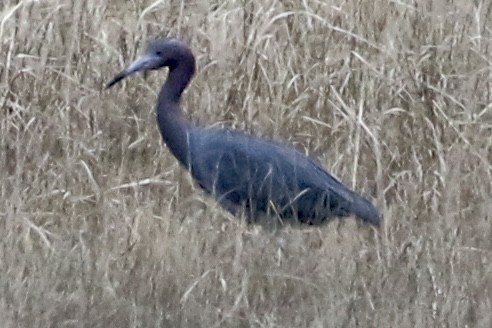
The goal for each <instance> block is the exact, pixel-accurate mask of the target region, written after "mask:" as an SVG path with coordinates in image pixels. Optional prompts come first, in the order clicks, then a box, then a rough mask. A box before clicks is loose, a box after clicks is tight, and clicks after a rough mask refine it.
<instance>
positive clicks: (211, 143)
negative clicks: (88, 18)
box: [106, 38, 379, 225]
mask: <svg viewBox="0 0 492 328" xmlns="http://www.w3.org/2000/svg"><path fill="white" fill-rule="evenodd" d="M162 67H168V69H169V73H168V78H167V80H166V82H165V83H164V85H163V86H162V88H161V90H160V92H159V96H158V99H157V106H156V110H157V122H158V124H159V129H160V131H161V135H162V138H163V139H164V142H165V143H166V145H167V146H168V148H169V150H170V151H171V153H172V154H173V155H174V156H175V157H176V158H177V160H178V161H179V162H180V164H181V165H182V166H184V167H185V168H186V169H188V170H189V171H190V172H191V175H192V176H193V178H194V179H195V180H196V181H197V182H198V184H199V185H200V187H201V188H203V189H204V190H205V191H206V192H208V193H209V194H212V195H213V196H214V197H215V198H216V199H217V201H218V202H219V203H220V204H221V205H222V206H223V207H224V208H225V209H227V210H228V211H229V212H231V213H232V214H234V215H239V214H241V213H244V214H245V215H246V218H247V220H248V222H255V221H256V219H257V218H259V217H260V216H261V217H265V216H266V217H269V218H272V219H277V220H280V221H282V222H283V221H284V220H286V221H290V222H299V223H304V224H310V225H317V224H321V223H322V222H325V221H327V220H328V219H330V218H333V217H336V216H339V217H345V216H349V215H355V216H356V217H358V218H360V219H361V220H362V221H364V222H366V223H370V224H373V225H378V224H379V213H378V210H377V209H376V208H375V207H374V206H373V205H372V204H371V202H369V201H368V200H367V199H365V198H363V197H362V196H360V195H359V194H357V193H356V192H354V191H352V190H350V189H349V188H348V187H346V186H345V185H344V184H342V182H340V181H339V180H337V179H336V178H335V177H333V176H332V175H331V174H329V173H328V172H327V171H325V170H324V169H323V168H322V167H321V165H320V164H319V163H318V162H316V161H315V160H313V159H311V158H309V157H307V156H305V155H304V154H302V153H300V152H298V151H296V150H295V149H293V148H291V147H287V146H285V145H283V144H280V143H276V142H273V141H269V140H264V139H260V138H256V137H254V136H252V135H248V134H246V133H243V132H239V131H233V130H228V129H212V128H202V127H199V126H196V125H194V124H193V123H192V122H191V121H190V120H189V119H187V118H186V116H185V115H184V114H183V112H182V110H181V108H180V99H181V94H182V93H183V90H184V89H185V88H186V87H187V85H188V83H189V82H190V80H191V78H192V77H193V75H194V73H195V57H194V56H193V53H192V52H191V50H190V48H189V47H188V46H187V45H186V44H185V43H184V42H183V41H180V40H178V39H175V38H161V39H157V40H155V41H153V42H151V43H150V44H149V45H148V47H147V49H146V51H145V53H144V54H143V55H141V56H140V57H139V58H138V59H136V60H135V61H134V62H133V63H131V64H130V65H129V66H127V67H126V68H125V69H124V70H123V71H122V72H120V73H119V74H117V75H116V76H115V77H114V78H113V79H112V80H111V81H110V82H109V83H108V84H107V86H106V87H107V88H110V87H112V86H113V85H115V84H116V83H118V82H119V81H121V80H122V79H124V78H125V77H127V76H129V75H131V74H133V73H136V72H138V71H147V70H157V69H160V68H162Z"/></svg>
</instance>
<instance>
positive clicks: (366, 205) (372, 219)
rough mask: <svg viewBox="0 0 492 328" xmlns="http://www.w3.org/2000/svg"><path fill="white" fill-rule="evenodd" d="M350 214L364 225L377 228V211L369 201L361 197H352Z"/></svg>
mask: <svg viewBox="0 0 492 328" xmlns="http://www.w3.org/2000/svg"><path fill="white" fill-rule="evenodd" d="M352 213H353V214H354V215H355V216H357V217H358V218H359V219H361V220H362V221H364V222H366V223H369V224H372V225H375V226H379V211H378V210H377V208H376V207H374V205H372V203H371V202H370V201H369V200H367V199H366V198H364V197H362V196H359V195H357V194H355V195H354V202H353V203H352Z"/></svg>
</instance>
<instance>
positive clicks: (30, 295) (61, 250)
mask: <svg viewBox="0 0 492 328" xmlns="http://www.w3.org/2000/svg"><path fill="white" fill-rule="evenodd" d="M18 2H19V4H18ZM491 11H492V5H491V2H490V1H481V0H477V1H468V0H448V1H445V0H432V1H418V0H413V1H411V0H403V1H388V0H375V1H372V2H370V1H366V2H364V1H356V0H335V1H310V0H308V1H294V0H292V1H273V0H261V1H191V2H188V1H146V0H132V1H126V2H124V1H116V0H114V1H109V2H105V1H98V0H80V1H79V0H77V1H76V0H45V1H29V0H25V1H12V0H3V2H2V4H0V42H1V44H0V47H1V51H0V79H1V80H0V85H1V88H0V104H1V106H2V107H1V112H0V113H1V114H0V150H1V152H0V163H1V164H0V165H1V166H0V167H1V170H0V193H1V195H0V240H1V244H0V245H1V248H0V272H1V274H0V319H1V322H2V326H3V327H157V326H162V327H341V326H343V327H355V326H358V327H435V326H443V327H491V326H492V313H491V311H490V309H491V308H492V255H491V252H492V228H491V216H492V214H491V213H492V201H491V200H492V164H491V163H492V50H491V48H492V41H491V40H492V30H491V26H492V14H491ZM168 34H171V35H177V36H180V37H182V38H184V39H186V40H188V41H189V42H190V44H191V46H192V48H193V49H194V51H195V54H196V55H197V60H198V67H199V70H198V74H197V76H196V78H195V79H194V81H193V83H192V85H191V86H190V88H189V89H188V91H187V92H186V94H185V99H184V101H183V105H184V107H185V108H186V110H187V112H188V113H189V114H190V115H191V116H193V118H194V119H195V120H196V121H197V122H200V124H204V125H212V124H223V125H227V126H233V127H237V128H241V129H246V130H249V131H255V133H257V134H258V135H262V136H266V137H270V138H274V139H280V138H281V139H288V140H290V141H291V142H292V143H294V144H295V145H296V146H297V147H299V148H300V149H309V150H310V151H311V152H312V153H313V154H315V155H317V156H319V157H321V160H322V161H323V163H324V164H325V165H326V167H327V168H329V169H330V170H331V171H332V172H334V173H335V174H336V175H338V176H339V177H340V178H342V180H344V181H345V182H347V183H348V184H349V185H352V186H354V187H355V188H356V190H358V191H361V192H363V193H366V194H370V195H374V196H375V197H377V203H378V206H379V207H380V209H381V211H382V213H383V215H384V224H383V226H382V227H381V228H380V229H379V230H378V231H376V230H371V229H369V228H367V227H366V226H360V225H358V224H356V223H355V221H354V220H353V219H348V220H345V221H339V220H336V221H334V222H332V223H330V224H329V225H327V226H324V227H321V228H312V229H301V230H299V229H295V228H292V227H287V228H285V229H283V230H282V231H280V232H279V233H278V234H277V235H273V236H272V235H271V233H270V232H268V231H265V230H262V228H260V227H248V226H245V225H244V224H243V223H241V221H240V220H237V219H235V218H232V217H230V216H229V215H228V214H227V213H225V212H224V211H222V210H221V209H220V208H218V207H217V206H216V205H215V203H214V202H213V201H211V200H210V199H208V197H206V196H205V195H204V194H203V192H201V191H200V190H198V189H197V188H196V186H194V185H193V184H192V183H191V181H190V178H189V176H188V174H187V173H185V172H183V170H182V169H180V168H179V167H178V165H177V163H176V160H175V159H174V158H172V156H171V155H170V154H169V152H168V151H167V149H166V147H165V146H164V145H163V143H162V142H161V139H160V136H159V132H158V130H157V126H156V122H155V118H154V115H155V114H154V110H153V108H154V101H155V96H156V91H157V90H158V87H159V85H160V83H162V81H163V79H164V73H163V72H160V73H152V74H149V75H148V76H147V77H146V78H144V77H142V76H137V77H133V78H131V79H129V80H128V81H127V82H125V83H124V84H123V85H121V86H120V87H118V88H115V89H112V90H111V91H110V92H107V91H101V90H102V85H103V83H104V82H106V81H108V80H109V79H110V78H111V77H112V75H113V74H114V73H116V72H117V71H118V70H119V69H120V68H122V66H123V65H124V64H125V63H127V62H128V61H129V60H131V59H133V58H134V56H135V54H136V53H138V52H139V51H141V49H142V47H143V45H144V43H145V41H146V40H148V39H149V38H152V37H155V36H158V35H168ZM216 122H219V123H216ZM280 242H281V243H283V244H284V245H283V248H281V247H280Z"/></svg>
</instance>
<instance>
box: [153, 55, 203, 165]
mask: <svg viewBox="0 0 492 328" xmlns="http://www.w3.org/2000/svg"><path fill="white" fill-rule="evenodd" d="M194 73H195V61H194V58H193V57H191V58H188V59H187V60H183V61H181V62H180V63H179V64H177V65H176V66H175V67H172V68H170V70H169V76H168V78H167V81H166V83H164V85H163V86H162V88H161V91H160V93H159V97H158V99H157V122H158V124H159V129H160V131H161V135H162V138H163V139H164V142H165V143H166V145H167V146H168V147H169V150H170V151H171V152H172V154H173V155H174V156H175V157H176V158H177V159H178V160H179V162H180V163H181V164H182V165H183V166H185V167H187V168H188V167H189V150H190V147H189V142H190V134H191V133H192V132H193V131H192V130H193V129H194V128H195V127H194V125H193V124H192V123H191V122H190V121H189V120H188V118H186V116H185V115H184V114H183V111H182V110H181V107H180V99H181V94H182V93H183V91H184V89H185V88H186V86H187V85H188V83H189V82H190V80H191V78H192V77H193V74H194Z"/></svg>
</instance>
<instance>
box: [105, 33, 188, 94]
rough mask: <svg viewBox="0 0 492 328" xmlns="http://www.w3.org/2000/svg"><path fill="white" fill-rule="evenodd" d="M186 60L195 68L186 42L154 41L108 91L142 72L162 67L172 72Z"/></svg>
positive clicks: (114, 81)
mask: <svg viewBox="0 0 492 328" xmlns="http://www.w3.org/2000/svg"><path fill="white" fill-rule="evenodd" d="M186 58H188V59H191V60H192V61H193V66H194V58H193V55H192V53H191V50H190V49H189V48H188V46H187V45H186V44H185V43H184V42H182V41H179V40H178V39H174V38H161V39H157V40H154V41H152V42H150V43H149V45H148V46H147V48H146V50H145V52H144V53H143V54H142V55H141V56H140V57H138V58H137V59H136V60H135V61H133V62H132V63H131V64H130V65H128V66H127V67H126V68H125V69H124V70H123V71H121V72H120V73H118V74H117V75H116V76H115V77H114V78H113V79H112V80H111V81H109V83H108V84H107V85H106V89H109V88H111V87H112V86H113V85H115V84H116V83H118V82H120V81H121V80H123V79H124V78H126V77H127V76H129V75H132V74H134V73H137V72H140V71H150V70H157V69H159V68H162V67H169V69H170V70H173V69H174V68H175V67H176V66H177V65H178V63H179V62H180V61H182V60H183V59H186Z"/></svg>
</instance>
